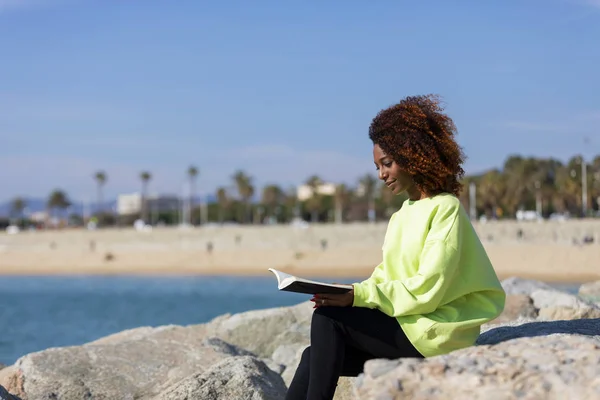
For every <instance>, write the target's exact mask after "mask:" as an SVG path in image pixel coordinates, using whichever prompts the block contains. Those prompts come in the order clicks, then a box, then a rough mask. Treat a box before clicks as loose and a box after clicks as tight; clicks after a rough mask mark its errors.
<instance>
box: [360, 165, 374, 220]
mask: <svg viewBox="0 0 600 400" xmlns="http://www.w3.org/2000/svg"><path fill="white" fill-rule="evenodd" d="M359 184H360V186H361V188H362V191H363V196H364V198H365V202H366V204H367V209H368V214H367V217H368V219H369V221H371V222H374V221H375V189H376V187H377V178H375V177H374V176H373V175H371V174H366V175H365V176H363V177H362V178H360V181H359Z"/></svg>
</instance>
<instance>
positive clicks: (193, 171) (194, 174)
mask: <svg viewBox="0 0 600 400" xmlns="http://www.w3.org/2000/svg"><path fill="white" fill-rule="evenodd" d="M199 173H200V171H199V170H198V168H196V167H194V166H193V165H190V166H189V168H188V170H187V174H188V178H189V180H190V210H193V209H194V198H195V197H196V181H197V179H198V174H199ZM200 222H201V223H203V222H204V221H200ZM193 224H194V223H193V222H192V225H193Z"/></svg>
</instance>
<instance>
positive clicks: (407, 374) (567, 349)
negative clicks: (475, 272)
mask: <svg viewBox="0 0 600 400" xmlns="http://www.w3.org/2000/svg"><path fill="white" fill-rule="evenodd" d="M599 334H600V319H587V320H579V321H551V322H540V321H538V322H530V323H526V324H521V325H513V326H503V327H496V328H492V329H489V330H488V331H486V332H484V333H483V334H482V335H481V337H480V338H479V341H478V343H480V344H479V345H477V346H473V347H469V348H466V349H462V350H458V351H455V352H452V353H450V354H447V355H444V356H438V357H431V358H427V359H424V360H421V359H400V360H393V361H388V360H373V361H368V362H367V363H366V365H365V373H364V374H363V375H361V376H360V377H359V379H358V380H357V382H356V390H355V391H356V395H357V397H358V398H360V399H372V398H381V399H405V398H410V399H415V400H420V399H432V400H435V399H456V398H468V399H474V400H478V399H481V400H496V399H497V400H511V399H524V398H526V399H548V400H559V399H567V398H568V399H577V400H578V399H581V400H584V399H592V398H600V380H598V379H597V377H598V376H600V336H598V335H599Z"/></svg>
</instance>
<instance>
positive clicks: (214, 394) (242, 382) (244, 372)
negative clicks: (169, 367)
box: [152, 356, 287, 400]
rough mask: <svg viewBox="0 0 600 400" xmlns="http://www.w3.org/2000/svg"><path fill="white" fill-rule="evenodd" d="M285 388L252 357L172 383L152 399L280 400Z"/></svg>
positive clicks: (220, 365)
mask: <svg viewBox="0 0 600 400" xmlns="http://www.w3.org/2000/svg"><path fill="white" fill-rule="evenodd" d="M286 391H287V389H286V387H285V384H284V383H283V380H282V379H281V376H279V375H278V374H277V373H275V372H273V371H271V370H270V369H269V368H267V366H266V365H265V364H264V363H263V362H261V361H260V360H258V359H256V358H255V357H251V356H241V357H230V358H227V359H225V360H223V361H221V362H220V363H218V364H216V365H214V366H212V367H211V368H210V369H208V370H206V371H204V372H202V373H197V374H194V375H192V376H190V377H187V378H185V379H183V380H181V381H180V382H177V383H175V384H173V385H172V386H171V387H169V388H167V389H166V390H165V391H164V392H162V393H160V394H159V395H158V396H156V397H153V398H152V399H153V400H220V399H239V400H280V399H283V398H284V397H285V393H286Z"/></svg>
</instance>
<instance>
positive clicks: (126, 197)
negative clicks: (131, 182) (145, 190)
mask: <svg viewBox="0 0 600 400" xmlns="http://www.w3.org/2000/svg"><path fill="white" fill-rule="evenodd" d="M141 211H142V195H141V194H140V193H131V194H120V195H119V196H118V197H117V214H119V215H131V214H136V213H139V212H141Z"/></svg>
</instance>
